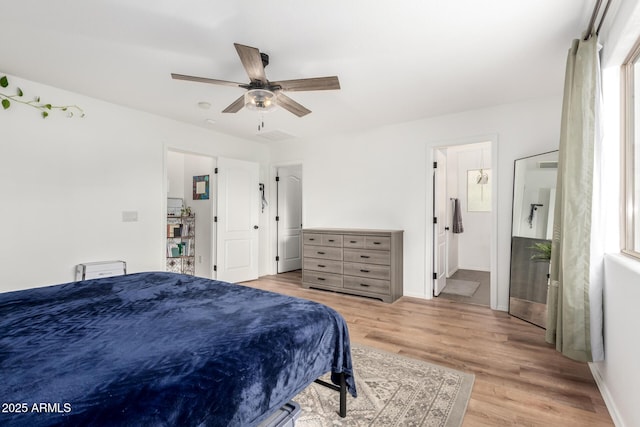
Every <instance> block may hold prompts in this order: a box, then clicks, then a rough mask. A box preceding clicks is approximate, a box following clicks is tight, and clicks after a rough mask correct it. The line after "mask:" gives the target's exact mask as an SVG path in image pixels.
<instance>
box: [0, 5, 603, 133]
mask: <svg viewBox="0 0 640 427" xmlns="http://www.w3.org/2000/svg"><path fill="white" fill-rule="evenodd" d="M593 3H594V2H592V1H591V0H560V1H559V0H517V1H514V0H446V1H445V0H404V1H397V0H396V1H391V0H378V1H374V0H323V1H319V0H315V1H310V0H307V1H301V0H298V1H296V0H271V1H267V0H261V1H251V0H244V1H230V0H227V1H223V0H185V1H175V0H173V1H169V0H137V1H132V0H92V1H86V0H56V1H42V0H3V1H2V11H1V13H0V39H1V42H0V73H7V74H11V75H16V76H19V77H22V78H26V79H30V80H34V81H38V82H41V83H45V84H48V85H52V86H56V87H59V88H63V89H67V90H70V91H73V92H77V93H81V94H86V95H89V96H92V97H95V98H99V99H103V100H106V101H110V102H113V103H116V104H121V105H126V106H129V107H133V108H136V109H140V110H145V111H149V112H152V113H155V114H159V115H161V116H166V117H170V118H174V119H176V120H180V121H184V122H188V123H193V124H194V125H197V126H202V127H206V128H209V129H213V130H217V131H219V132H223V133H228V134H232V135H236V136H239V137H242V138H248V139H252V140H257V141H266V139H265V138H263V137H260V136H256V135H257V134H258V133H259V132H258V131H257V125H258V123H259V117H260V115H259V114H258V113H255V112H252V111H248V110H246V109H243V110H241V111H240V112H239V113H237V114H222V113H221V110H223V109H224V108H225V107H226V106H227V105H229V104H230V103H231V102H232V101H234V100H235V99H236V98H238V97H239V96H240V95H241V94H242V93H243V89H240V88H234V87H227V86H214V85H209V84H203V83H194V82H186V81H179V80H172V79H171V77H170V73H172V72H174V73H179V74H189V75H195V76H200V77H209V78H216V79H221V80H231V81H237V82H248V77H247V76H246V73H245V71H244V69H243V68H242V65H241V63H240V60H239V58H238V55H237V53H236V50H235V48H234V46H233V43H234V42H237V43H241V44H245V45H249V46H254V47H257V48H259V49H260V51H262V52H265V53H268V54H269V56H270V65H269V66H268V67H267V68H266V74H267V77H268V78H269V79H270V80H287V79H297V78H306V77H323V76H331V75H337V76H338V77H339V79H340V84H341V87H342V89H341V90H339V91H318V92H290V93H288V95H289V96H290V97H291V98H293V99H294V100H296V101H297V102H299V103H301V104H302V105H304V106H306V107H307V108H309V109H310V110H312V111H313V112H312V113H311V114H309V115H307V116H305V117H302V118H298V117H296V116H294V115H293V114H291V113H289V112H287V111H285V110H282V109H279V110H277V111H274V112H271V113H269V114H266V115H265V117H264V121H265V128H264V130H263V132H264V133H265V134H266V133H268V132H270V131H277V132H278V135H280V137H286V136H287V135H293V136H295V137H300V138H307V137H316V136H322V135H325V134H330V133H335V132H349V131H357V130H361V129H366V128H371V127H378V126H382V125H386V124H393V123H399V122H404V121H409V120H415V119H419V118H423V117H429V116H435V115H440V114H447V113H453V112H458V111H465V110H470V109H475V108H481V107H486V106H491V105H498V104H503V103H510V102H517V101H520V100H525V99H530V98H536V97H544V96H553V95H560V94H561V92H562V84H563V81H564V66H565V60H566V52H567V50H568V49H569V46H570V43H571V40H572V39H573V38H575V37H578V36H579V35H580V33H581V32H582V31H583V30H584V29H585V27H586V23H587V21H588V18H589V16H590V13H591V10H592V8H593ZM199 101H206V102H209V103H211V109H209V110H203V109H201V108H199V107H198V106H197V104H198V102H199ZM87 114H91V111H87ZM207 118H209V119H212V120H214V121H215V124H208V123H206V122H205V119H207Z"/></svg>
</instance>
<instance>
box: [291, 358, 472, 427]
mask: <svg viewBox="0 0 640 427" xmlns="http://www.w3.org/2000/svg"><path fill="white" fill-rule="evenodd" d="M351 354H352V357H353V361H354V370H355V377H356V387H357V389H358V397H357V398H355V399H354V398H353V397H351V395H349V396H348V398H347V417H346V418H340V416H339V415H338V408H339V398H338V392H336V391H333V390H330V389H328V388H327V387H323V386H321V385H318V384H315V383H314V384H312V385H310V386H309V387H307V388H306V389H305V390H304V391H303V392H302V393H300V394H298V395H297V396H296V397H294V398H293V400H294V401H296V402H297V403H298V404H300V406H301V407H302V412H301V413H300V415H299V417H298V419H297V420H296V423H295V425H296V426H297V427H325V426H331V427H335V426H385V427H386V426H442V427H454V426H460V425H461V424H462V419H463V418H464V413H465V411H466V408H467V403H468V401H469V397H470V396H471V388H472V387H473V380H474V376H473V375H472V374H467V373H464V372H460V371H456V370H453V369H449V368H445V367H442V366H438V365H433V364H430V363H427V362H423V361H420V360H416V359H409V358H406V357H402V356H398V355H396V354H392V353H387V352H384V351H381V350H376V349H373V348H370V347H364V346H360V345H353V346H352V349H351ZM325 380H326V381H329V379H328V376H327V377H326V378H325Z"/></svg>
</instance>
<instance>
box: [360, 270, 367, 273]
mask: <svg viewBox="0 0 640 427" xmlns="http://www.w3.org/2000/svg"><path fill="white" fill-rule="evenodd" d="M360 272H361V273H369V270H360Z"/></svg>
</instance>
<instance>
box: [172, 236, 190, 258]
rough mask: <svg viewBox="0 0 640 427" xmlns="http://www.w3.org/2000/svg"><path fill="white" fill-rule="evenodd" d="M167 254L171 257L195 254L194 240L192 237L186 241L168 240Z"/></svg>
mask: <svg viewBox="0 0 640 427" xmlns="http://www.w3.org/2000/svg"><path fill="white" fill-rule="evenodd" d="M167 256H168V257H170V258H177V257H181V256H193V242H192V241H191V239H189V240H187V241H185V242H168V243H167Z"/></svg>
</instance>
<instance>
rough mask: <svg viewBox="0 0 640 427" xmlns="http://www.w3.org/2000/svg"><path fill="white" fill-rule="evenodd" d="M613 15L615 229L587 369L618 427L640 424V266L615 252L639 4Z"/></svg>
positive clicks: (610, 115)
mask: <svg viewBox="0 0 640 427" xmlns="http://www.w3.org/2000/svg"><path fill="white" fill-rule="evenodd" d="M614 6H617V7H618V13H617V15H615V16H614V15H613V14H611V13H610V15H609V16H610V17H611V18H607V20H606V21H605V24H606V25H605V31H603V32H602V33H601V34H602V35H603V37H602V38H601V41H602V42H603V44H604V48H603V55H602V56H603V61H602V65H603V69H604V70H603V98H604V102H605V106H604V114H605V117H604V119H605V123H604V141H603V145H604V147H605V149H604V151H605V166H604V169H605V170H606V171H607V173H606V176H605V182H604V183H603V188H606V189H607V192H606V193H607V194H606V195H607V196H608V197H610V198H611V201H609V202H607V204H606V205H607V206H611V209H610V210H609V211H608V212H607V213H608V214H609V215H608V218H607V219H606V223H607V225H609V226H610V225H611V224H613V225H614V226H613V227H611V229H610V232H609V233H608V234H609V236H610V237H612V238H613V243H610V242H607V245H606V246H607V247H608V248H612V247H613V249H612V250H610V252H611V253H612V254H610V255H607V256H606V257H605V280H604V301H603V304H604V345H605V349H604V353H605V360H604V361H603V362H598V363H593V364H591V370H592V372H593V374H594V377H595V379H596V381H597V383H598V386H599V387H600V390H601V392H602V395H603V397H604V400H605V402H606V404H607V408H608V409H609V413H610V414H611V417H612V418H613V420H614V422H615V424H616V426H619V427H632V426H638V425H640V405H638V401H639V399H640V364H639V363H638V361H640V333H639V332H638V328H637V325H638V321H637V313H638V303H639V302H640V286H639V285H640V261H638V260H635V259H631V258H627V257H625V256H622V255H620V254H619V253H618V250H617V248H619V242H618V233H617V232H616V230H615V229H616V227H615V225H617V222H618V213H619V206H620V203H619V200H617V195H618V191H616V190H617V189H618V185H619V169H618V168H619V165H620V161H619V157H618V156H619V146H620V134H619V130H620V109H619V107H620V99H619V94H620V69H619V66H620V64H621V63H622V61H623V60H624V59H625V57H626V55H627V54H628V53H629V52H630V50H631V48H632V46H633V45H634V43H635V42H636V40H638V38H640V1H638V0H621V1H619V2H614Z"/></svg>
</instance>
